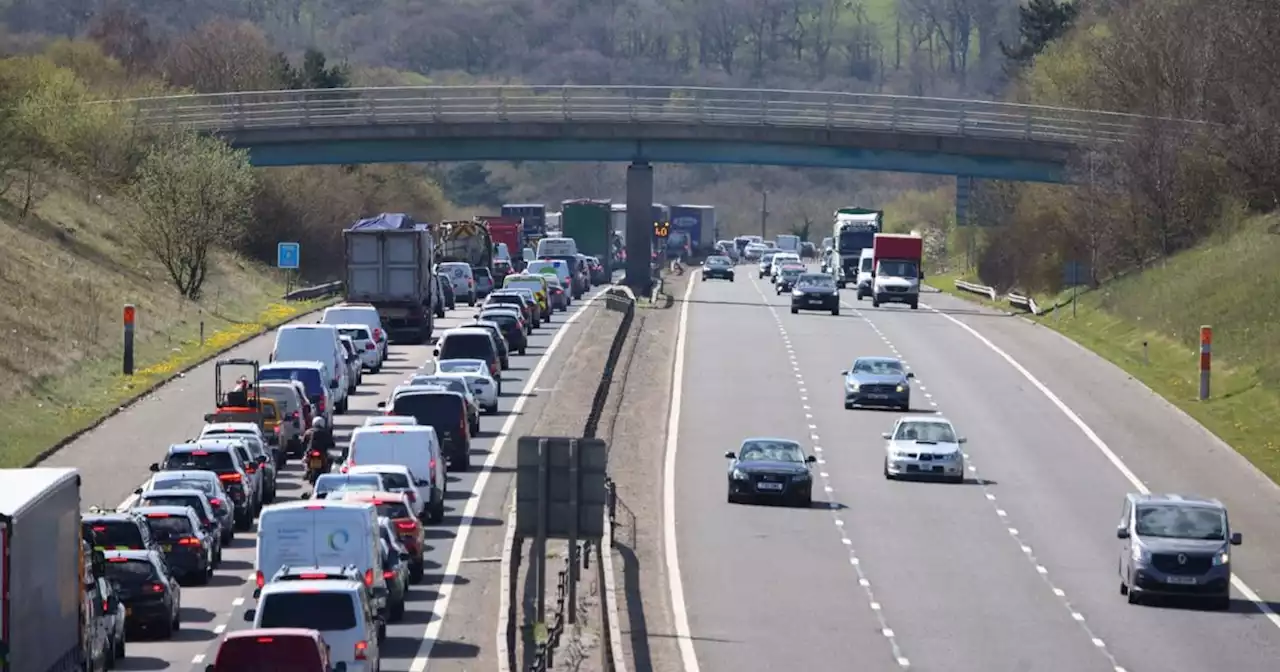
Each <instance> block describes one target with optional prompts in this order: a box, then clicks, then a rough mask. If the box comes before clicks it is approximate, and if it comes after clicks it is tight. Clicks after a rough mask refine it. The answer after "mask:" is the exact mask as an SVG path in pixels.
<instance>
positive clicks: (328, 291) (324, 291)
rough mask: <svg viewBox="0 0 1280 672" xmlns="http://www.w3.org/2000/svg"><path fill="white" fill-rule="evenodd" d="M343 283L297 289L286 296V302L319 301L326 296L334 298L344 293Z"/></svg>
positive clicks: (335, 282) (336, 282) (329, 283)
mask: <svg viewBox="0 0 1280 672" xmlns="http://www.w3.org/2000/svg"><path fill="white" fill-rule="evenodd" d="M342 287H343V284H342V281H341V280H337V281H334V282H327V283H325V284H323V285H316V286H314V287H303V288H302V289H295V290H293V291H292V292H289V293H288V294H285V295H284V299H285V301H306V300H308V299H319V298H322V297H326V296H334V295H337V294H341V293H342Z"/></svg>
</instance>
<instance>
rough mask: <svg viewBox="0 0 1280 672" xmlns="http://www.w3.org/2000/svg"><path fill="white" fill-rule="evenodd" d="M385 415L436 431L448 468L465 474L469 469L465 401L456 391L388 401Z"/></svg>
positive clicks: (400, 397) (410, 394) (417, 394)
mask: <svg viewBox="0 0 1280 672" xmlns="http://www.w3.org/2000/svg"><path fill="white" fill-rule="evenodd" d="M387 415H407V416H410V417H412V418H414V419H415V420H417V421H418V424H419V425H426V426H429V427H432V428H434V429H435V430H436V436H437V437H439V439H440V452H442V453H444V455H445V458H446V459H447V460H448V463H449V468H450V469H455V470H457V471H467V470H469V469H470V468H471V427H470V423H469V422H468V419H467V401H466V400H465V399H463V398H462V395H461V394H458V393H456V392H444V391H440V392H408V393H405V394H401V395H400V396H398V397H396V398H395V400H394V401H393V402H391V408H390V410H388V411H387Z"/></svg>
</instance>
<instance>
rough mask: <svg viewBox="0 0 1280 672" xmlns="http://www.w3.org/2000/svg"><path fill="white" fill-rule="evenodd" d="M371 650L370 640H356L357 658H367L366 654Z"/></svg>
mask: <svg viewBox="0 0 1280 672" xmlns="http://www.w3.org/2000/svg"><path fill="white" fill-rule="evenodd" d="M368 652H369V642H366V641H364V640H363V639H362V640H360V641H358V642H356V660H367V658H366V657H365V654H367V653H368Z"/></svg>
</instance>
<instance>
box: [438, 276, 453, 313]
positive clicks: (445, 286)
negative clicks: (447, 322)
mask: <svg viewBox="0 0 1280 672" xmlns="http://www.w3.org/2000/svg"><path fill="white" fill-rule="evenodd" d="M436 281H437V282H439V283H440V295H441V296H443V297H444V307H445V308H447V309H449V310H453V309H454V308H457V307H458V295H457V294H455V293H454V292H453V278H450V277H449V276H447V275H445V274H443V273H437V274H436Z"/></svg>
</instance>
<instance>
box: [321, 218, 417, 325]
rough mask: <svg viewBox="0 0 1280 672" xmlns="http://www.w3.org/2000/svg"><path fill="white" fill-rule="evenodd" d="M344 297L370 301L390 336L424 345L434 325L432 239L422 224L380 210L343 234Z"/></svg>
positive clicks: (352, 299) (358, 301)
mask: <svg viewBox="0 0 1280 672" xmlns="http://www.w3.org/2000/svg"><path fill="white" fill-rule="evenodd" d="M342 237H343V239H344V241H345V243H346V263H347V273H346V300H347V301H350V302H354V303H368V304H372V305H373V306H374V307H375V308H377V309H378V316H379V317H380V318H381V319H382V325H383V328H385V329H386V330H387V334H388V336H389V337H390V338H393V339H405V340H407V341H409V342H413V343H426V342H427V341H428V340H429V339H430V338H431V332H432V330H433V329H434V328H435V313H436V294H437V287H436V274H435V272H434V270H433V268H434V267H435V263H436V258H435V241H434V239H433V238H432V235H431V228H430V227H429V226H428V225H427V224H422V223H419V222H417V221H415V220H414V219H413V218H412V217H410V216H409V215H406V214H404V213H398V212H384V213H382V214H380V215H377V216H376V217H369V218H366V219H362V220H360V221H358V222H356V223H354V224H352V225H351V226H350V227H349V228H347V229H346V230H345V231H343V232H342Z"/></svg>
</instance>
